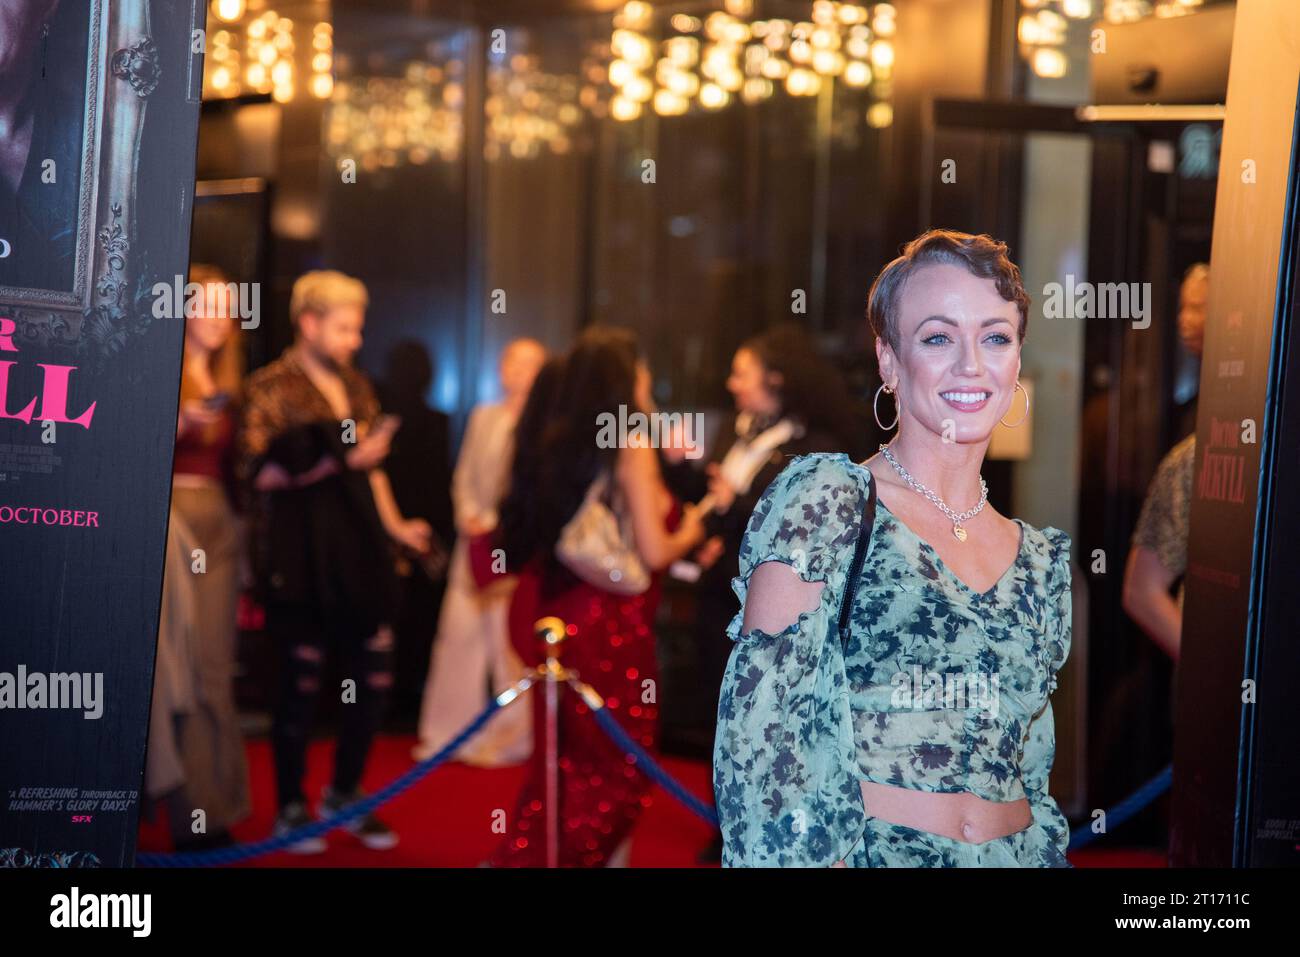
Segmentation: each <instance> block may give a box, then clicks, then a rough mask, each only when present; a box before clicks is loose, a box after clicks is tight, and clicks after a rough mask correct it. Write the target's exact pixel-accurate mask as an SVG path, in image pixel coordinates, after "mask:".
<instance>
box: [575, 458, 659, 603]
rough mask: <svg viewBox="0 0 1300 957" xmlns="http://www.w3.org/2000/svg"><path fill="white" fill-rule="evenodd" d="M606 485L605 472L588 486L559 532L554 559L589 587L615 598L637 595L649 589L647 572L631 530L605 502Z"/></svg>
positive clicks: (607, 485) (608, 484)
mask: <svg viewBox="0 0 1300 957" xmlns="http://www.w3.org/2000/svg"><path fill="white" fill-rule="evenodd" d="M610 484H611V483H610V480H609V473H608V472H602V473H600V475H598V476H597V477H596V480H595V481H594V482H592V483H591V487H590V488H588V489H587V494H586V496H585V497H584V498H583V500H582V504H581V505H580V506H578V510H577V511H576V512H575V513H574V515H573V518H571V519H569V521H568V524H566V525H565V526H564V528H563V529H561V530H560V539H559V541H558V542H556V543H555V557H556V558H558V559H559V560H560V563H561V564H562V565H564V567H565V568H567V569H568V570H569V571H571V572H573V574H575V575H577V576H578V577H579V578H581V579H582V580H583V581H585V582H587V584H589V585H595V586H596V587H597V588H601V589H604V590H605V591H610V592H614V593H615V594H618V595H640V594H642V593H643V592H645V591H647V590H648V589H649V588H650V570H649V569H648V568H646V566H645V562H643V561H641V556H640V555H639V554H638V553H637V550H636V544H635V541H634V539H633V536H632V534H631V530H630V529H628V528H626V527H624V525H623V523H622V522H620V521H619V516H618V514H617V513H616V512H615V510H614V509H613V508H611V506H610V504H609V503H608V502H607V499H608V498H609V495H608V492H609V488H610ZM620 511H621V510H620Z"/></svg>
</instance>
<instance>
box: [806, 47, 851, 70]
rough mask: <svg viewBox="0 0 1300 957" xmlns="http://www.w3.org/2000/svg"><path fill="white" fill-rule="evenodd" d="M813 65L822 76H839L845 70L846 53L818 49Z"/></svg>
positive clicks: (814, 55)
mask: <svg viewBox="0 0 1300 957" xmlns="http://www.w3.org/2000/svg"><path fill="white" fill-rule="evenodd" d="M812 65H813V69H814V70H816V71H817V72H818V73H820V74H821V75H822V76H839V75H840V73H842V72H843V71H844V55H843V54H842V53H840V52H839V51H838V50H818V51H817V52H816V53H814V54H813V62H812Z"/></svg>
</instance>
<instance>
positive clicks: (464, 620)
mask: <svg viewBox="0 0 1300 957" xmlns="http://www.w3.org/2000/svg"><path fill="white" fill-rule="evenodd" d="M514 427H515V418H514V416H513V415H512V414H511V412H510V411H509V410H508V409H507V408H506V407H505V406H504V405H502V404H500V403H493V404H486V405H480V406H478V407H476V408H475V409H474V411H473V412H472V413H471V414H470V419H469V426H468V428H467V429H466V432H465V440H464V442H463V444H462V445H461V450H460V457H459V458H458V459H457V460H456V470H455V472H454V473H453V476H452V488H451V497H452V506H453V508H454V510H455V515H456V526H457V528H461V529H463V528H464V527H465V526H466V524H467V523H468V522H469V521H471V520H474V519H477V520H479V521H481V522H484V523H486V524H489V525H496V522H497V506H498V505H499V504H500V501H501V499H502V497H503V496H504V494H505V490H506V487H507V485H508V482H509V471H510V459H511V454H512V448H513V436H514ZM515 584H516V580H515V578H514V577H513V576H511V577H509V578H507V579H505V580H503V581H501V582H498V583H495V584H493V585H492V586H491V587H489V588H487V589H485V590H483V591H480V590H479V589H478V587H477V585H476V584H475V582H474V576H473V573H472V572H471V571H470V564H469V546H468V536H466V535H465V534H464V533H462V534H461V535H460V536H459V537H458V538H457V541H456V545H455V548H454V549H453V550H452V555H451V565H450V568H449V569H448V573H447V591H446V593H445V595H444V596H443V600H442V611H441V613H440V614H439V617H438V634H437V637H436V638H435V639H434V643H433V651H432V654H431V655H430V662H429V677H428V679H427V680H426V682H425V686H424V701H423V703H422V705H421V708H420V727H419V735H420V744H419V745H418V747H417V756H422V757H427V756H428V755H431V754H433V753H434V752H436V751H437V750H439V749H440V748H442V747H443V746H444V745H445V744H446V743H447V742H448V741H450V740H451V739H452V738H453V737H454V736H455V735H457V734H459V733H460V732H461V731H462V730H463V729H464V728H465V726H466V725H468V724H469V723H470V722H471V721H472V720H474V718H475V717H477V716H478V715H479V713H480V712H482V710H483V709H484V708H485V707H487V703H488V689H489V685H490V687H491V691H492V694H494V695H495V694H500V693H501V692H502V691H504V690H505V689H506V688H507V687H509V686H510V685H511V684H513V683H514V682H515V681H516V680H518V678H519V677H520V675H522V674H523V672H524V670H525V669H524V664H523V662H522V661H520V659H519V656H518V655H517V654H516V653H515V651H514V649H513V648H512V647H511V645H510V638H509V633H508V630H507V614H508V612H509V609H510V597H511V595H512V594H513V592H514V588H515ZM525 697H526V696H525ZM532 741H533V738H532V718H531V705H530V703H529V702H528V701H527V700H522V701H521V700H515V701H514V702H512V703H511V704H510V705H509V706H508V707H507V708H505V709H504V710H503V711H501V712H499V713H498V714H497V715H495V716H494V717H493V719H492V720H491V721H490V722H488V724H487V725H486V726H485V727H484V728H482V729H481V730H480V731H479V733H478V734H477V735H475V737H473V738H471V739H470V740H469V741H467V742H466V743H465V744H464V745H462V746H461V748H460V749H459V750H458V751H457V753H456V758H457V760H461V761H465V762H466V763H469V764H476V765H479V766H487V767H490V766H495V765H502V764H518V763H520V762H522V761H525V760H527V759H528V757H529V755H530V754H531V753H532Z"/></svg>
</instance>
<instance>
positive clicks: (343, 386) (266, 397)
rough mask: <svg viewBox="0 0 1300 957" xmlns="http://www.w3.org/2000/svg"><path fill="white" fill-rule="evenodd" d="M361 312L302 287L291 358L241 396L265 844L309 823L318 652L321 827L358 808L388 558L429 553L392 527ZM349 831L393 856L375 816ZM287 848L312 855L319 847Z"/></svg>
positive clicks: (416, 533)
mask: <svg viewBox="0 0 1300 957" xmlns="http://www.w3.org/2000/svg"><path fill="white" fill-rule="evenodd" d="M368 305H369V296H368V295H367V293H366V288H365V286H364V285H363V284H362V283H361V282H360V281H359V280H356V279H353V278H351V277H349V276H346V275H344V274H343V273H341V272H336V271H333V270H324V271H316V272H309V273H306V274H305V275H303V276H302V277H300V278H299V279H298V281H297V282H296V283H294V287H293V294H292V297H291V300H290V304H289V315H290V318H291V320H292V321H293V324H294V329H295V336H294V342H293V345H291V346H289V347H288V348H287V349H286V350H285V351H284V353H283V354H282V355H281V356H280V358H278V359H276V360H275V361H274V362H271V363H270V364H269V365H267V366H265V367H264V368H262V369H259V370H258V371H257V372H255V373H253V375H251V376H249V378H248V383H247V387H246V388H247V395H246V398H245V401H244V405H243V408H244V421H243V428H242V430H241V434H240V440H239V450H240V472H241V475H242V477H243V479H244V480H245V481H246V482H247V483H248V484H249V485H250V486H251V487H252V489H253V491H254V493H255V495H254V497H255V501H256V507H255V510H254V511H255V515H254V524H255V529H256V534H255V535H254V543H255V547H254V567H255V571H256V574H257V579H258V585H259V591H260V596H261V598H262V600H263V602H264V603H265V606H266V630H267V632H268V633H269V634H270V636H271V638H272V640H273V641H274V642H275V644H276V647H277V650H278V652H279V655H280V659H281V676H280V689H279V692H280V693H279V698H278V702H277V705H276V712H275V721H274V726H273V729H272V744H273V748H274V752H275V771H276V789H277V796H278V801H279V816H278V818H277V820H276V824H275V833H276V834H285V833H288V832H290V831H292V830H294V829H296V828H298V827H301V826H303V825H305V824H307V823H309V822H310V821H311V820H312V818H311V815H310V813H309V811H308V810H307V801H306V797H305V795H304V794H303V790H302V778H303V773H304V770H305V759H306V750H307V743H308V740H309V739H310V735H311V726H312V716H313V711H314V706H315V702H316V697H317V695H318V693H319V692H320V686H321V677H322V674H323V664H324V657H325V654H326V653H327V651H328V652H333V653H334V654H336V655H338V657H339V660H340V665H341V672H342V678H343V705H342V717H341V722H340V723H341V726H340V729H339V737H338V747H337V749H336V752H335V759H334V779H333V785H332V786H331V787H328V788H326V789H325V793H324V796H323V800H322V801H321V804H320V814H321V816H329V815H331V814H333V813H334V812H336V811H338V810H339V809H341V808H343V807H345V806H346V805H348V804H350V803H352V802H354V801H356V800H357V799H358V798H360V797H361V796H362V792H361V790H360V782H361V775H362V772H363V771H364V769H365V762H366V757H367V755H368V753H369V751H370V744H371V741H372V739H373V737H374V734H375V731H376V730H377V729H378V726H379V721H380V719H381V717H382V714H383V707H384V703H385V699H386V696H387V690H388V689H389V688H390V687H391V686H392V682H393V676H392V653H393V651H392V649H393V636H392V631H391V630H390V628H389V622H390V617H391V615H392V612H393V607H394V594H395V581H394V574H393V555H392V554H391V547H392V545H394V544H396V545H397V546H399V547H402V548H405V549H407V550H408V551H410V552H413V553H417V554H420V553H423V552H424V551H426V550H427V549H428V547H429V537H430V534H431V529H430V527H429V525H428V523H426V522H424V521H422V520H420V519H410V520H408V519H405V518H403V516H402V514H401V513H400V511H399V510H398V508H397V504H396V502H395V500H394V498H393V494H392V489H391V487H390V486H389V482H388V476H387V475H386V474H385V473H384V471H383V469H382V468H381V466H382V463H383V461H384V459H385V457H386V456H387V455H388V447H389V441H390V440H391V438H392V436H393V433H394V432H395V431H396V430H397V427H398V425H399V424H400V423H399V422H397V420H396V419H395V418H394V417H392V416H384V415H381V414H380V409H379V403H378V400H377V399H376V398H375V393H374V390H373V389H372V388H371V385H370V382H369V381H368V380H367V379H366V377H365V376H364V375H363V374H362V373H361V372H359V371H358V370H357V369H355V368H354V367H353V363H352V360H353V357H354V356H355V355H356V352H357V350H358V349H360V348H361V331H362V328H363V327H364V325H365V310H366V307H367V306H368ZM348 829H349V830H350V831H352V833H353V834H355V835H356V836H357V837H358V838H360V839H361V841H362V842H363V843H364V844H365V845H366V846H367V847H371V848H376V849H384V848H389V847H392V846H393V845H395V844H396V843H397V835H396V834H394V833H393V831H392V830H390V829H389V828H388V827H387V826H386V825H384V824H383V823H382V822H380V821H379V820H378V819H377V818H375V817H374V816H373V815H367V816H365V817H363V818H361V819H360V820H357V821H354V822H352V824H350V825H348ZM290 849H291V850H293V851H296V852H299V853H315V852H319V851H322V850H324V849H325V841H324V838H321V837H316V838H309V839H306V840H303V841H300V842H298V843H296V844H294V845H293V846H292V847H291V848H290Z"/></svg>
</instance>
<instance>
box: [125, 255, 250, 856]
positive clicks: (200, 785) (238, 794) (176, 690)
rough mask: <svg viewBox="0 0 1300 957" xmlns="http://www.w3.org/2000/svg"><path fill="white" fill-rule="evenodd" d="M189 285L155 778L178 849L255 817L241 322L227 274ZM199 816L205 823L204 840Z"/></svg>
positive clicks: (217, 837)
mask: <svg viewBox="0 0 1300 957" xmlns="http://www.w3.org/2000/svg"><path fill="white" fill-rule="evenodd" d="M189 278H190V281H191V282H193V283H196V284H198V285H199V286H201V287H202V288H203V291H204V296H203V299H202V302H201V304H200V308H199V309H198V310H197V311H196V312H195V314H194V315H192V316H189V317H187V318H186V320H185V346H184V349H185V351H184V358H183V360H182V365H181V388H180V403H179V410H178V414H177V417H176V447H175V458H174V461H173V466H172V505H171V518H170V522H169V525H168V543H167V544H168V547H167V555H168V560H167V564H166V571H165V575H166V582H165V585H164V588H163V594H164V598H163V613H162V616H161V620H160V626H159V636H158V639H159V640H158V664H157V667H156V668H155V689H154V696H153V710H154V713H155V720H154V721H153V722H152V724H151V731H150V743H149V759H148V773H147V790H148V792H149V794H150V796H151V798H154V799H159V800H164V801H165V802H166V803H167V807H168V815H167V816H168V821H169V824H170V826H171V832H172V840H173V842H174V844H175V846H176V848H177V849H178V850H199V849H203V848H205V847H214V846H221V845H223V844H230V843H233V839H232V838H231V836H230V830H229V829H230V827H231V826H232V825H233V824H235V823H237V822H238V821H240V820H241V819H242V818H244V817H247V816H248V813H249V811H250V809H251V804H250V799H249V785H248V766H247V763H246V761H245V757H244V741H243V737H242V735H241V734H240V730H239V714H238V712H237V711H236V709H235V699H234V689H233V684H234V677H235V662H236V659H237V654H236V651H237V646H236V632H235V613H236V608H237V602H238V600H239V571H240V554H241V551H242V546H243V535H242V527H241V522H240V520H239V516H238V514H237V513H236V511H235V508H234V496H233V494H232V485H233V482H232V480H233V471H232V464H233V447H234V438H235V423H236V417H237V411H236V405H237V403H236V402H235V401H234V400H235V397H236V396H237V394H238V392H239V385H240V377H241V374H242V365H243V363H242V360H241V350H240V337H239V323H238V321H237V320H236V319H235V318H234V317H233V314H232V310H231V305H232V302H231V297H230V296H229V286H228V285H227V277H226V276H225V275H224V274H223V273H222V272H221V270H219V269H217V268H216V267H215V266H210V265H207V264H204V263H195V264H193V265H192V266H191V267H190V275H189ZM199 808H201V809H202V810H203V812H204V822H205V824H204V827H203V828H202V829H201V830H200V832H198V833H196V832H195V830H194V817H193V814H194V811H195V810H196V809H199Z"/></svg>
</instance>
